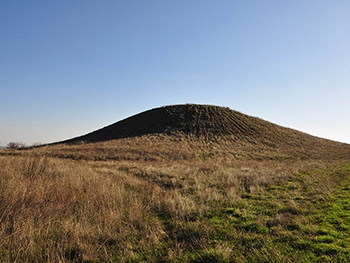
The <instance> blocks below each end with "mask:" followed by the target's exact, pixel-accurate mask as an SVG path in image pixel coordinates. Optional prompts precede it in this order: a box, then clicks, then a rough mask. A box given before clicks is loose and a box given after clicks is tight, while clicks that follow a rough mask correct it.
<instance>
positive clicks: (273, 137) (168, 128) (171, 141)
mask: <svg viewBox="0 0 350 263" xmlns="http://www.w3.org/2000/svg"><path fill="white" fill-rule="evenodd" d="M134 138H138V139H137V140H143V143H144V144H145V145H144V146H143V150H142V153H140V154H139V155H141V156H147V157H150V156H153V155H157V156H158V155H159V153H160V152H162V153H163V156H172V158H173V157H174V149H175V148H179V149H184V147H189V146H188V143H187V144H183V143H180V144H179V143H176V140H178V139H180V138H181V139H183V138H186V141H189V140H190V141H191V144H192V146H191V147H190V148H191V151H193V154H195V155H198V153H199V152H200V149H202V150H203V149H204V148H203V147H206V148H205V149H204V150H203V151H204V152H205V155H208V156H213V155H218V154H219V153H220V155H221V156H227V157H228V158H231V157H234V158H240V159H241V158H244V159H247V158H248V159H281V158H282V159H286V158H287V159H290V158H293V159H295V158H302V159H305V158H307V159H310V158H311V159H313V158H316V159H320V158H321V159H339V158H340V159H350V145H348V144H344V143H339V142H334V141H331V140H326V139H322V138H318V137H315V136H311V135H309V134H306V133H303V132H300V131H297V130H293V129H289V128H285V127H281V126H279V125H276V124H273V123H270V122H268V121H264V120H262V119H259V118H256V117H252V116H248V115H245V114H242V113H240V112H237V111H234V110H231V109H229V108H225V107H219V106H209V105H194V104H186V105H173V106H164V107H160V108H155V109H151V110H148V111H145V112H142V113H139V114H137V115H134V116H131V117H129V118H126V119H124V120H121V121H119V122H116V123H114V124H112V125H109V126H106V127H104V128H102V129H99V130H96V131H94V132H91V133H88V134H86V135H83V136H80V137H76V138H73V139H70V140H67V141H63V142H60V143H66V144H77V143H78V144H79V143H80V142H84V143H97V142H99V143H104V145H103V146H97V145H96V147H98V148H103V149H104V150H103V152H104V155H108V156H109V157H108V158H115V155H116V154H117V153H116V152H115V151H114V150H111V151H112V152H111V153H108V154H107V153H106V152H107V150H106V149H107V148H111V149H115V148H116V147H117V148H119V149H121V148H123V147H124V146H123V144H125V143H127V144H128V145H129V144H130V145H134V146H135V143H134V142H133V140H134ZM142 138H143V139H142ZM160 138H162V140H159V139H160ZM120 139H123V140H124V142H117V141H119V140H120ZM125 140H127V141H128V142H126V141H125ZM204 142H210V144H211V145H212V146H213V145H214V144H215V145H216V146H215V147H216V148H218V147H219V148H220V151H219V152H218V151H217V150H215V151H214V150H213V149H214V148H215V147H211V148H208V147H207V146H206V143H204ZM106 143H107V144H108V146H107V145H106ZM203 143H204V144H203ZM112 144H113V145H114V146H112ZM146 145H149V146H146ZM154 145H158V146H157V149H156V150H155V152H154V151H152V152H147V151H146V152H145V150H144V149H151V148H153V147H154ZM186 145H187V146H186ZM96 147H93V149H91V150H93V151H96V149H95V148H96ZM87 148H90V147H87V146H86V147H79V149H80V150H81V151H86V150H87ZM134 151H135V150H134ZM180 152H182V150H179V151H178V153H179V156H178V157H175V158H182V156H183V154H180ZM133 154H134V153H133ZM83 155H84V156H85V155H86V154H85V153H83ZM113 156H114V157H113ZM229 156H231V157H229ZM137 158H139V157H137ZM152 158H153V157H152ZM225 158H226V157H225Z"/></svg>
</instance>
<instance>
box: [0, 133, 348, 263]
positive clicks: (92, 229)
mask: <svg viewBox="0 0 350 263" xmlns="http://www.w3.org/2000/svg"><path fill="white" fill-rule="evenodd" d="M160 141H162V144H163V145H164V147H160V144H159V145H158V143H159V142H160ZM155 142H157V143H155ZM113 152H114V153H115V154H114V155H112V154H113ZM225 152H226V149H225V148H224V150H221V148H220V146H219V145H218V144H214V143H212V144H211V145H208V144H207V143H205V142H198V141H194V140H186V139H183V141H182V142H181V143H179V141H178V140H177V139H176V140H175V139H173V140H172V139H171V138H168V137H165V136H164V137H163V138H162V139H158V140H154V138H152V137H148V136H145V137H140V138H132V139H124V140H116V141H111V142H104V143H96V144H86V145H72V146H66V145H56V146H46V147H43V148H37V149H32V150H22V151H4V152H2V156H1V157H0V173H1V177H0V239H1V243H0V258H1V262H347V261H350V212H349V211H350V210H349V206H350V201H349V200H350V164H347V163H346V162H348V160H349V159H347V160H343V159H341V158H339V159H338V160H336V159H333V160H326V159H322V158H321V157H317V158H312V157H309V158H294V157H290V158H285V156H284V158H280V159H278V158H277V157H276V156H274V158H271V159H268V158H261V156H250V157H249V156H243V157H242V156H239V158H238V157H237V158H234V156H233V153H229V154H225ZM238 152H239V151H238ZM113 157H114V158H113Z"/></svg>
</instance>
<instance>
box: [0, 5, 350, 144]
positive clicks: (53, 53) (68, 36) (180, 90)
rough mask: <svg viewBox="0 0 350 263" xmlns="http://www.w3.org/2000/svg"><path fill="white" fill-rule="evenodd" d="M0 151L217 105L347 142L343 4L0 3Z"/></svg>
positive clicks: (348, 14) (347, 45)
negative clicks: (142, 115)
mask: <svg viewBox="0 0 350 263" xmlns="http://www.w3.org/2000/svg"><path fill="white" fill-rule="evenodd" d="M0 98H1V102H0V141H1V144H2V145H6V144H7V143H8V142H11V141H18V142H24V143H26V144H29V145H30V144H32V143H34V142H41V143H47V142H54V141H59V140H64V139H68V138H72V137H75V136H78V135H82V134H85V133H88V132H90V131H93V130H96V129H99V128H101V127H103V126H107V125H109V124H111V123H114V122H116V121H119V120H121V119H124V118H126V117H129V116H131V115H134V114H136V113H139V112H142V111H144V110H148V109H151V108H155V107H159V106H163V105H169V104H183V103H200V104H212V105H219V106H225V107H230V108H231V109H234V110H238V111H240V112H243V113H246V114H249V115H252V116H256V117H260V118H262V119H265V120H268V121H271V122H274V123H276V124H280V125H283V126H286V127H291V128H295V129H298V130H301V131H304V132H307V133H310V134H312V135H316V136H320V137H325V138H329V139H333V140H337V141H342V142H348V143H350V121H349V116H350V1H349V0H343V1H342V0H337V1H330V0H308V1H305V0H296V1H277V0H274V1H270V0H266V1H264V0H261V1H260V0H259V1H258V0H240V1H238V0H237V1H232V0H218V1H214V0H210V1H208V0H148V1H144V0H125V1H121V0H101V1H96V0H84V1H78V0H76V1H68V0H61V1H45V0H41V1H38V0H30V1H28V0H16V1H10V0H2V1H1V2H0Z"/></svg>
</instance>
